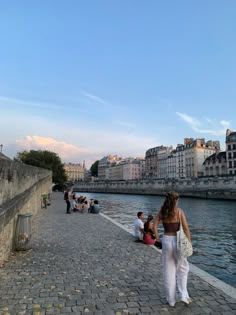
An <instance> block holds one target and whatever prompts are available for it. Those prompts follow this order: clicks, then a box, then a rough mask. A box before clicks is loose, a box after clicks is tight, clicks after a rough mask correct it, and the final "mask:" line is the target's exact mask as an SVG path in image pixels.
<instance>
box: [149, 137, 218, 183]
mask: <svg viewBox="0 0 236 315" xmlns="http://www.w3.org/2000/svg"><path fill="white" fill-rule="evenodd" d="M217 150H218V151H219V150H220V143H219V141H212V140H209V141H207V142H205V139H204V138H199V139H193V138H185V139H184V144H178V145H177V147H176V149H175V150H173V147H172V146H171V147H165V146H158V147H155V148H151V149H149V150H147V152H146V156H145V163H146V178H150V177H151V178H155V179H158V178H196V177H198V176H202V175H203V174H204V169H203V162H204V161H205V159H206V158H207V157H208V156H210V155H212V154H214V153H215V152H216V151H217Z"/></svg>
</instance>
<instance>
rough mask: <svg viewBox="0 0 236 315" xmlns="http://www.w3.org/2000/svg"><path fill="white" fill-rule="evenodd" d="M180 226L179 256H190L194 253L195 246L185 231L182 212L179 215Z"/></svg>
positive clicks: (178, 234)
mask: <svg viewBox="0 0 236 315" xmlns="http://www.w3.org/2000/svg"><path fill="white" fill-rule="evenodd" d="M179 220H180V226H179V231H177V233H176V234H177V256H178V257H179V258H180V257H189V256H192V254H193V246H192V243H191V242H190V241H189V239H188V238H187V236H186V235H185V233H184V230H183V226H182V222H181V214H180V215H179Z"/></svg>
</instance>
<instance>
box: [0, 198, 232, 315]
mask: <svg viewBox="0 0 236 315" xmlns="http://www.w3.org/2000/svg"><path fill="white" fill-rule="evenodd" d="M32 236H33V237H32V250H30V251H26V252H15V253H13V255H11V256H10V258H9V260H8V261H7V262H6V263H5V264H4V266H3V268H1V269H0V315H7V313H10V315H33V314H34V315H36V314H37V313H38V315H39V313H40V315H57V314H78V315H86V314H87V315H89V314H95V315H126V314H127V315H128V314H136V315H139V314H145V315H155V314H159V315H160V314H165V315H168V314H181V315H182V314H183V315H188V314H193V315H198V314H199V315H200V314H217V315H218V314H224V315H225V314H226V315H227V314H231V315H232V314H236V297H235V299H234V298H232V297H229V296H227V295H226V294H224V293H223V292H222V291H221V290H219V289H216V288H215V287H213V286H211V285H209V284H208V283H207V282H205V281H204V280H203V279H201V278H199V277H198V276H196V275H195V274H192V273H190V274H189V281H188V284H189V285H188V289H189V293H190V296H191V297H192V299H193V302H192V303H191V304H190V305H189V306H185V305H182V304H183V303H177V304H176V306H175V307H173V308H172V307H169V306H168V305H166V304H165V297H164V294H163V292H164V288H163V278H162V268H161V254H160V253H159V252H157V251H156V250H153V248H152V247H149V246H146V245H144V244H141V243H140V244H137V243H135V242H133V238H132V236H131V235H130V234H129V233H127V232H125V231H124V230H122V229H120V228H119V227H118V226H116V225H114V224H113V223H112V222H110V221H108V220H106V219H105V218H104V217H102V216H100V215H91V214H88V213H84V214H77V213H73V214H72V215H70V216H68V215H66V214H65V202H64V200H63V194H62V193H53V194H52V205H51V206H50V207H48V208H47V210H46V211H40V212H39V213H38V215H37V216H35V217H34V218H33V230H32ZM4 308H5V309H4Z"/></svg>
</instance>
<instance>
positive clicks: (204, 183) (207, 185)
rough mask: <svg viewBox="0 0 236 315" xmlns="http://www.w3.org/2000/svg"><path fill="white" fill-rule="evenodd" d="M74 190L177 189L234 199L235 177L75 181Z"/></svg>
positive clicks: (151, 191) (148, 192)
mask: <svg viewBox="0 0 236 315" xmlns="http://www.w3.org/2000/svg"><path fill="white" fill-rule="evenodd" d="M74 191H81V192H101V193H120V194H143V195H164V194H165V193H166V192H168V191H177V192H179V193H180V195H181V196H183V197H196V198H209V199H225V200H236V177H233V176H232V177H218V178H196V179H178V180H177V179H169V180H140V181H137V180H132V181H94V182H77V183H75V185H74Z"/></svg>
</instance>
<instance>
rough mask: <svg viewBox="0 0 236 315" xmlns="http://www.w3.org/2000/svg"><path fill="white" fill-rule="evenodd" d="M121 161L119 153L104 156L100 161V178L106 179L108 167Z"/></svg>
mask: <svg viewBox="0 0 236 315" xmlns="http://www.w3.org/2000/svg"><path fill="white" fill-rule="evenodd" d="M119 161H121V157H118V156H117V155H108V156H104V157H103V158H102V159H101V160H99V163H98V179H99V180H104V179H106V176H108V175H106V169H107V168H108V167H110V166H111V164H114V165H115V164H116V163H117V162H119Z"/></svg>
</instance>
